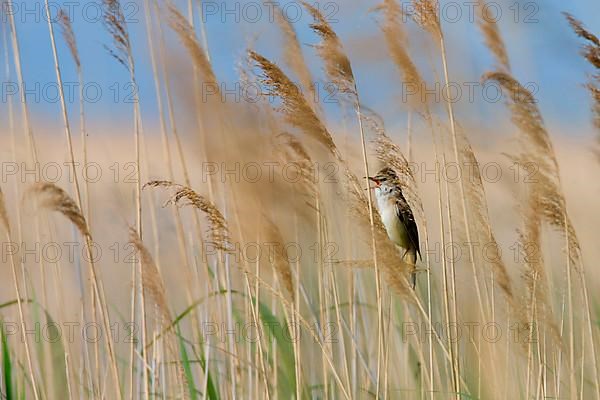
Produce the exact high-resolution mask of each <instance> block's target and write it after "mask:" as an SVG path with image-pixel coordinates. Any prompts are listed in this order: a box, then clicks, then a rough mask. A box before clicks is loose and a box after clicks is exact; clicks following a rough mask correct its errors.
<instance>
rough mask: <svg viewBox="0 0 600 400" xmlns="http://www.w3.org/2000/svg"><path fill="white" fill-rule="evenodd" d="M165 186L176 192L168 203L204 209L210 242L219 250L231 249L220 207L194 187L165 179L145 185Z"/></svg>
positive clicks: (166, 203) (225, 222)
mask: <svg viewBox="0 0 600 400" xmlns="http://www.w3.org/2000/svg"><path fill="white" fill-rule="evenodd" d="M147 187H154V188H158V187H160V188H165V189H172V190H173V191H174V193H173V194H172V196H171V197H170V198H169V199H168V200H167V201H166V202H165V204H164V205H165V206H167V205H175V206H180V207H186V206H192V207H194V208H197V209H198V210H200V211H202V213H203V214H204V215H205V216H206V219H207V220H208V224H209V229H208V242H209V243H211V244H213V245H214V246H215V247H216V248H217V249H218V250H223V251H227V250H229V249H230V247H231V246H230V239H229V229H228V228H227V221H226V220H225V217H223V214H221V212H220V211H219V209H218V208H217V207H216V206H215V205H214V204H213V203H211V202H210V201H209V200H208V199H206V198H205V197H204V196H201V195H199V194H198V193H196V192H195V191H194V190H193V189H191V188H189V187H187V186H183V185H179V184H176V183H173V182H171V181H165V180H155V181H150V182H148V183H146V184H145V185H144V188H147Z"/></svg>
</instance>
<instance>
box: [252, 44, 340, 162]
mask: <svg viewBox="0 0 600 400" xmlns="http://www.w3.org/2000/svg"><path fill="white" fill-rule="evenodd" d="M248 57H249V58H250V60H252V61H254V63H255V64H256V65H257V66H258V67H259V68H260V70H261V75H260V76H259V78H258V79H259V82H260V83H261V84H262V85H263V86H264V87H265V89H266V91H267V92H266V93H265V94H266V95H268V96H276V97H278V98H280V99H281V101H282V104H281V106H280V107H278V108H277V111H279V112H280V113H281V114H283V116H284V120H285V121H286V122H287V123H289V124H290V125H292V126H294V127H296V128H298V129H300V130H301V131H302V132H303V133H304V134H306V135H307V136H309V137H311V138H312V139H314V140H316V141H317V142H319V143H321V144H322V145H324V146H325V147H326V148H327V149H328V150H329V151H330V152H331V153H332V154H333V155H334V156H335V158H336V159H338V160H340V159H341V155H339V152H338V151H337V149H336V146H335V144H334V142H333V138H332V137H331V135H330V133H329V131H328V130H327V128H326V127H325V125H323V123H322V122H321V120H320V119H319V117H318V116H317V115H316V114H315V112H314V111H313V109H312V107H311V106H310V104H309V103H308V101H306V98H305V97H304V96H303V95H302V91H301V90H300V88H299V87H298V86H297V85H296V84H295V83H294V82H292V80H291V79H290V78H288V77H287V75H286V74H285V73H284V72H283V71H282V70H281V69H280V68H279V67H278V66H277V65H276V64H275V63H273V62H271V61H269V60H268V59H267V58H265V57H263V56H262V55H260V54H258V53H257V52H255V51H253V50H249V51H248Z"/></svg>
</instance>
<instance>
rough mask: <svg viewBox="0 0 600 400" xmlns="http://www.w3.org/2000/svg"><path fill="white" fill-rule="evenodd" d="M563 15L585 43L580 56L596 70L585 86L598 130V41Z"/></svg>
mask: <svg viewBox="0 0 600 400" xmlns="http://www.w3.org/2000/svg"><path fill="white" fill-rule="evenodd" d="M563 14H564V16H565V17H566V18H567V21H569V25H571V28H572V29H573V31H574V32H575V33H576V34H577V36H579V37H581V38H583V39H585V40H586V41H587V42H586V44H585V45H584V46H583V48H582V49H581V54H582V55H583V57H584V58H585V59H586V60H587V61H588V62H589V63H590V64H591V65H592V66H593V67H594V68H596V73H595V74H593V75H592V76H591V77H590V79H589V81H588V83H587V84H586V88H587V89H588V91H589V92H590V94H591V95H592V100H593V104H592V112H593V118H594V125H595V126H596V128H597V129H598V130H600V39H599V38H598V37H597V36H596V35H594V34H593V33H592V32H590V31H589V30H587V29H586V28H585V26H584V25H583V23H582V22H581V21H579V20H578V19H576V18H575V17H573V16H572V15H571V14H569V13H563ZM596 141H597V147H596V156H597V157H598V159H599V160H600V135H599V136H597V138H596Z"/></svg>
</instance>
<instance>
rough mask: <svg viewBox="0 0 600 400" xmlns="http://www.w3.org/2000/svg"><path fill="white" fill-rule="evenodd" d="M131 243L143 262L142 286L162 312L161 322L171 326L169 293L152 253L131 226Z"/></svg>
mask: <svg viewBox="0 0 600 400" xmlns="http://www.w3.org/2000/svg"><path fill="white" fill-rule="evenodd" d="M129 243H131V244H132V245H133V246H134V247H135V249H136V250H137V252H138V254H139V256H140V258H141V260H140V261H141V263H142V286H143V288H144V290H145V291H146V293H148V294H149V295H150V297H151V298H152V300H153V301H154V303H155V304H156V306H157V307H158V309H159V310H160V312H161V323H162V324H163V325H166V326H170V325H171V323H172V321H173V318H172V317H171V312H170V311H169V303H168V301H167V293H166V290H165V286H164V283H163V280H162V277H161V275H160V272H159V271H158V268H157V266H156V263H155V262H154V259H153V258H152V255H151V254H150V251H148V249H147V248H146V246H144V243H143V242H142V239H141V238H140V235H139V234H138V233H137V231H136V230H135V228H134V227H129Z"/></svg>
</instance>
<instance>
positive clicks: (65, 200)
mask: <svg viewBox="0 0 600 400" xmlns="http://www.w3.org/2000/svg"><path fill="white" fill-rule="evenodd" d="M28 191H29V192H30V193H31V194H34V195H36V196H37V197H38V200H39V201H40V203H39V204H40V206H41V207H43V208H46V209H49V210H52V211H56V212H58V213H60V214H62V215H64V216H65V217H66V218H67V219H68V220H69V221H71V223H72V224H73V225H75V227H77V229H78V230H79V232H80V233H81V234H82V235H83V236H85V237H90V236H91V235H90V232H89V230H88V227H87V222H86V220H85V217H84V216H83V213H82V212H81V209H80V208H79V206H77V203H76V202H75V201H74V200H73V199H72V198H71V196H69V195H68V194H67V192H65V191H64V190H63V189H62V188H60V187H58V186H56V185H55V184H53V183H47V182H40V183H36V184H34V185H32V186H31V187H30V188H29V189H28Z"/></svg>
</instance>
